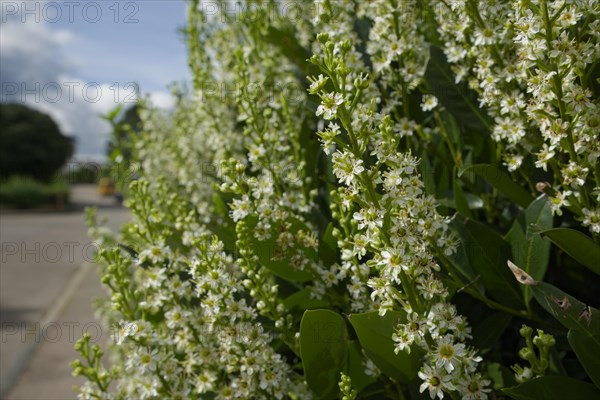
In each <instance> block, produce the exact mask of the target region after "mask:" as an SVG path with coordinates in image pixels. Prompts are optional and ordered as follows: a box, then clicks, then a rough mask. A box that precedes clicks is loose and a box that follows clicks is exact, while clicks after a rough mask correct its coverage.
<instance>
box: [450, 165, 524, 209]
mask: <svg viewBox="0 0 600 400" xmlns="http://www.w3.org/2000/svg"><path fill="white" fill-rule="evenodd" d="M465 174H475V175H477V176H480V177H481V178H483V179H485V180H486V181H488V182H489V183H490V184H491V185H492V186H493V187H495V188H496V189H498V190H499V191H500V192H502V193H503V194H504V195H505V196H506V197H508V198H509V199H511V200H512V201H514V202H515V203H517V204H518V205H520V206H521V207H523V208H525V207H527V206H529V204H530V203H531V201H532V200H533V197H531V195H530V194H529V193H528V192H527V191H526V190H525V189H523V188H522V187H521V186H519V184H517V183H516V182H515V181H514V180H513V179H512V178H511V177H510V176H508V175H507V174H506V173H504V171H502V170H501V169H500V168H498V167H494V166H493V165H489V164H475V165H471V166H469V167H467V168H465V169H463V170H462V171H460V172H459V173H458V176H459V177H462V176H463V175H465Z"/></svg>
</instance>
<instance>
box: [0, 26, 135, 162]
mask: <svg viewBox="0 0 600 400" xmlns="http://www.w3.org/2000/svg"><path fill="white" fill-rule="evenodd" d="M74 37H75V35H74V34H73V32H70V31H68V30H64V29H62V30H55V29H50V27H49V26H48V24H46V23H44V22H39V23H36V22H35V20H33V19H26V21H25V22H21V21H20V19H19V18H12V19H9V20H8V21H6V22H3V23H2V24H0V50H1V52H2V58H1V60H0V71H1V73H0V85H1V88H2V95H1V98H0V100H1V101H2V102H13V103H21V104H24V105H27V106H29V107H32V108H36V109H39V110H41V111H43V112H46V113H48V114H49V115H50V116H51V117H52V118H53V119H54V120H55V121H56V122H57V123H58V125H59V126H60V128H61V131H62V132H63V133H64V134H66V135H69V136H71V137H74V138H75V140H76V150H75V156H76V157H78V158H98V157H102V156H103V155H104V154H105V152H106V145H107V140H108V138H109V136H110V124H108V123H107V122H106V121H104V120H103V119H102V118H101V117H100V116H101V115H104V114H106V113H108V112H109V111H110V110H111V109H113V108H114V107H116V106H117V104H119V103H131V104H134V103H135V101H136V96H137V95H136V90H135V88H134V87H133V86H130V87H128V86H124V87H123V86H115V84H109V83H96V82H86V81H84V80H82V79H80V78H77V77H76V75H77V67H78V62H77V61H76V60H77V59H76V58H74V57H69V56H67V55H65V54H64V53H63V51H62V49H61V47H62V46H63V45H65V44H67V43H69V42H70V41H72V40H73V38H74Z"/></svg>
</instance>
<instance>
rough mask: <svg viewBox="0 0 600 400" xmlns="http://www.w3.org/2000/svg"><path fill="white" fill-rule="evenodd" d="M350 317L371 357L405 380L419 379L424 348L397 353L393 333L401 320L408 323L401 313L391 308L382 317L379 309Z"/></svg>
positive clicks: (385, 371)
mask: <svg viewBox="0 0 600 400" xmlns="http://www.w3.org/2000/svg"><path fill="white" fill-rule="evenodd" d="M349 320H350V324H352V327H353V328H354V330H355V331H356V335H357V336H358V340H359V342H360V345H361V346H362V348H363V349H364V351H365V353H366V355H367V357H369V358H370V359H371V361H373V362H374V363H375V365H377V367H378V368H379V369H380V370H381V371H382V372H383V373H384V374H386V375H388V376H390V377H392V378H394V379H396V380H397V381H398V382H401V383H409V382H411V381H413V380H415V379H416V377H417V372H418V371H419V369H420V368H421V361H420V358H421V356H422V354H423V351H422V350H421V349H419V348H417V347H414V348H411V353H410V354H407V353H406V352H405V351H403V352H400V353H398V354H396V353H394V347H395V346H394V341H393V340H392V335H393V334H394V331H395V330H396V326H397V325H398V323H400V322H405V318H404V316H403V315H402V314H401V313H400V312H398V311H388V312H387V313H386V314H385V316H380V315H379V314H378V313H377V312H376V311H373V312H366V313H361V314H352V315H350V317H349Z"/></svg>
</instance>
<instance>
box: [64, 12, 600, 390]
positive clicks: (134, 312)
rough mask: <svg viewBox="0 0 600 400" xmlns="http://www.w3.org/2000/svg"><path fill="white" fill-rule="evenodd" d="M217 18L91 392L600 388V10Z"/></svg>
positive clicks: (123, 279)
mask: <svg viewBox="0 0 600 400" xmlns="http://www.w3.org/2000/svg"><path fill="white" fill-rule="evenodd" d="M209 3H210V4H207V3H206V2H200V1H192V2H191V3H190V13H189V24H188V27H187V36H188V40H189V51H190V66H191V69H192V72H193V76H194V89H193V91H192V92H191V93H189V94H187V95H184V94H182V93H178V95H177V99H178V103H177V106H176V109H175V110H174V111H173V113H171V114H165V113H164V112H161V111H160V110H155V109H152V108H150V107H148V106H146V107H142V108H141V110H140V114H141V118H142V125H143V130H142V132H141V133H140V135H139V136H138V139H137V143H136V145H135V146H134V147H135V149H134V152H133V153H134V155H133V157H134V159H135V160H136V161H137V162H139V163H140V179H139V180H137V181H135V182H132V183H131V185H130V198H129V199H128V206H129V207H130V208H131V210H132V213H133V221H132V222H131V223H129V224H127V225H126V226H125V227H124V229H123V232H122V234H121V236H120V237H113V236H111V235H110V234H109V233H107V232H106V231H105V230H104V229H103V228H102V227H98V226H97V225H95V224H94V215H93V212H91V213H90V215H89V220H90V225H91V226H92V228H91V233H92V235H93V236H94V237H96V238H98V239H99V240H102V242H103V243H104V245H103V250H102V251H101V256H102V258H103V261H104V266H103V267H102V272H101V273H102V281H103V283H105V284H106V285H107V286H108V287H109V288H110V291H111V294H112V295H111V297H110V299H109V301H108V302H107V304H106V307H105V308H104V309H103V312H104V316H105V317H106V320H107V321H108V323H110V324H113V325H114V326H118V327H119V331H118V335H116V337H115V345H114V346H111V350H110V351H111V354H112V355H113V357H112V358H111V361H110V365H108V364H105V365H106V366H103V364H102V363H101V357H102V354H103V352H102V350H101V349H100V347H99V346H98V345H93V344H92V343H90V338H89V337H84V338H83V339H82V340H81V341H80V342H79V343H78V345H77V348H78V350H79V351H80V352H81V354H82V360H78V361H76V362H74V372H75V374H77V375H85V376H86V377H87V378H88V380H89V382H88V383H87V384H86V385H84V386H83V387H82V388H80V396H81V397H82V398H92V397H100V398H172V399H177V398H186V399H187V398H202V399H211V398H219V399H225V398H244V399H260V398H264V399H272V398H278V399H280V398H293V399H307V398H317V399H327V398H344V399H354V398H365V399H366V398H371V399H379V398H394V399H397V398H400V399H404V398H432V399H433V398H436V397H438V398H443V397H450V398H464V399H485V398H497V397H500V396H508V397H511V398H515V399H540V398H544V399H564V398H574V396H575V397H576V398H590V399H591V398H598V397H600V390H599V389H598V387H600V365H599V364H598V360H600V342H599V338H600V314H599V312H598V310H597V309H596V308H594V306H597V305H598V299H597V297H595V296H596V292H597V288H598V287H599V286H598V284H599V282H600V280H599V277H598V275H599V274H600V270H599V267H598V266H599V265H600V263H599V262H598V261H599V260H600V208H599V205H598V203H599V201H600V163H599V160H598V155H599V154H600V150H599V149H600V147H599V146H600V141H599V140H598V134H599V127H600V124H599V122H600V119H599V117H598V115H600V112H599V111H600V110H599V105H600V102H599V101H598V98H599V91H600V86H599V83H600V82H598V80H597V77H598V69H599V66H598V60H599V59H600V46H599V44H600V40H599V39H600V34H599V32H600V20H599V19H598V16H599V12H600V5H599V4H598V2H597V1H595V0H587V1H564V0H558V1H546V0H539V1H527V0H520V1H507V2H496V1H485V2H484V1H482V2H477V1H471V0H466V1H465V0H462V1H458V0H452V1H448V2H443V1H441V2H440V1H435V2H433V1H432V2H429V1H419V2H413V1H410V2H408V1H406V2H405V1H399V0H379V1H358V0H357V1H353V0H343V1H335V2H333V1H328V0H325V1H318V2H317V1H315V2H308V1H306V2H298V3H294V9H293V16H292V15H291V14H292V10H291V8H287V9H283V8H277V7H275V8H273V7H272V4H271V3H262V2H250V1H248V2H246V3H243V5H241V6H238V8H235V9H234V10H235V11H233V12H232V11H231V10H232V8H231V7H232V5H231V4H229V3H227V2H223V3H220V4H218V3H216V2H209ZM225 3H227V5H225ZM269 4H271V5H269ZM209 5H210V6H211V7H210V8H209V7H208V6H209ZM286 10H287V11H286ZM567 293H570V294H567Z"/></svg>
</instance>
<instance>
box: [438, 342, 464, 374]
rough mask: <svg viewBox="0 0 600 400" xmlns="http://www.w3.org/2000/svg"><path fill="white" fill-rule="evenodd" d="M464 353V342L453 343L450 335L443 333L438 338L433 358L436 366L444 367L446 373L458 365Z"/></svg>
mask: <svg viewBox="0 0 600 400" xmlns="http://www.w3.org/2000/svg"><path fill="white" fill-rule="evenodd" d="M465 354H466V350H465V345H464V344H462V343H454V338H453V337H452V335H445V336H443V337H440V338H439V339H438V341H437V347H436V349H435V353H433V359H434V361H435V366H436V368H444V369H446V371H447V372H448V373H451V372H452V371H454V369H455V368H458V367H459V366H460V364H461V362H462V361H461V358H462V357H463V356H464V355H465Z"/></svg>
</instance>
